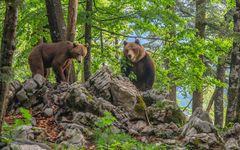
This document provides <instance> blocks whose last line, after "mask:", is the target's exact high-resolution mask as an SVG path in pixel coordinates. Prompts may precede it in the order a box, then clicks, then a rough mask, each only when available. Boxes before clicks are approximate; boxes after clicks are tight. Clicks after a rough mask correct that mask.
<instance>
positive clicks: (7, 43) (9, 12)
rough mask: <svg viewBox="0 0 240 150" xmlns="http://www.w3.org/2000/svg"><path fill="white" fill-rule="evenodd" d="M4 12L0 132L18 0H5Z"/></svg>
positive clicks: (7, 86)
mask: <svg viewBox="0 0 240 150" xmlns="http://www.w3.org/2000/svg"><path fill="white" fill-rule="evenodd" d="M5 2H6V13H5V20H4V27H3V36H2V43H1V51H0V109H1V110H0V133H1V129H2V123H3V121H4V116H5V113H6V109H7V104H8V98H7V94H8V89H9V82H10V80H11V74H12V69H11V66H12V59H13V53H14V50H15V36H16V26H17V19H18V5H19V3H20V0H6V1H5Z"/></svg>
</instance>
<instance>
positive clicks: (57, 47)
mask: <svg viewBox="0 0 240 150" xmlns="http://www.w3.org/2000/svg"><path fill="white" fill-rule="evenodd" d="M86 54H87V48H86V47H85V46H84V45H81V44H75V43H72V42H69V41H62V42H58V43H51V44H47V43H42V44H40V45H37V46H36V47H34V48H33V50H32V52H31V53H30V55H29V57H28V62H29V65H30V69H31V71H32V76H34V75H35V74H41V75H42V76H44V77H47V75H48V68H50V67H52V68H53V71H54V73H55V75H56V81H57V82H58V83H59V82H61V81H63V82H69V70H68V68H69V65H70V64H71V61H72V59H76V60H77V61H78V62H81V61H82V58H83V57H85V56H86Z"/></svg>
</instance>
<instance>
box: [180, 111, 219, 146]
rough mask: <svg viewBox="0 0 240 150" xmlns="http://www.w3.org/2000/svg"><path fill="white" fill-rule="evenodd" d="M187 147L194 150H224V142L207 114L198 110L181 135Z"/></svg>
mask: <svg viewBox="0 0 240 150" xmlns="http://www.w3.org/2000/svg"><path fill="white" fill-rule="evenodd" d="M181 137H183V141H184V143H185V144H186V145H188V146H190V147H192V148H193V149H215V148H217V149H222V148H223V147H222V146H223V140H222V139H221V137H220V136H219V134H218V133H217V130H216V129H215V128H214V126H213V124H212V121H211V119H210V117H209V115H208V113H207V112H205V111H203V110H202V109H201V108H197V109H196V110H195V111H194V112H193V114H192V116H191V117H190V119H189V121H188V123H187V124H185V125H184V126H183V130H182V133H181Z"/></svg>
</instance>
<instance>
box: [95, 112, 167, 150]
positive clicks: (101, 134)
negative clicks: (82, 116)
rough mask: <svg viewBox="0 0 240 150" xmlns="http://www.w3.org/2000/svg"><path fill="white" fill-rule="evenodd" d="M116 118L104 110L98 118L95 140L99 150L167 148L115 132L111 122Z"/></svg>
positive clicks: (155, 149) (151, 149)
mask: <svg viewBox="0 0 240 150" xmlns="http://www.w3.org/2000/svg"><path fill="white" fill-rule="evenodd" d="M114 121H116V118H115V117H113V116H112V114H111V113H110V112H105V113H104V116H103V117H102V118H100V119H99V120H98V122H97V123H96V126H97V127H98V128H96V129H95V142H96V144H97V148H98V149H99V150H105V149H108V150H130V149H139V150H159V149H161V150H165V149H166V150H167V149H168V145H165V144H162V145H160V146H156V145H153V144H145V143H141V142H139V141H137V140H136V139H134V138H132V137H131V136H130V135H128V134H126V133H122V132H120V133H115V132H114V130H113V123H114Z"/></svg>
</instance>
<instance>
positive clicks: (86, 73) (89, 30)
mask: <svg viewBox="0 0 240 150" xmlns="http://www.w3.org/2000/svg"><path fill="white" fill-rule="evenodd" d="M91 13H92V0H86V19H87V22H86V23H85V43H86V44H88V48H87V51H88V53H87V55H86V57H85V58H84V80H85V81H86V80H88V79H89V77H90V76H91V70H90V69H91V68H90V67H91V43H92V35H91V34H92V25H91Z"/></svg>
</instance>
